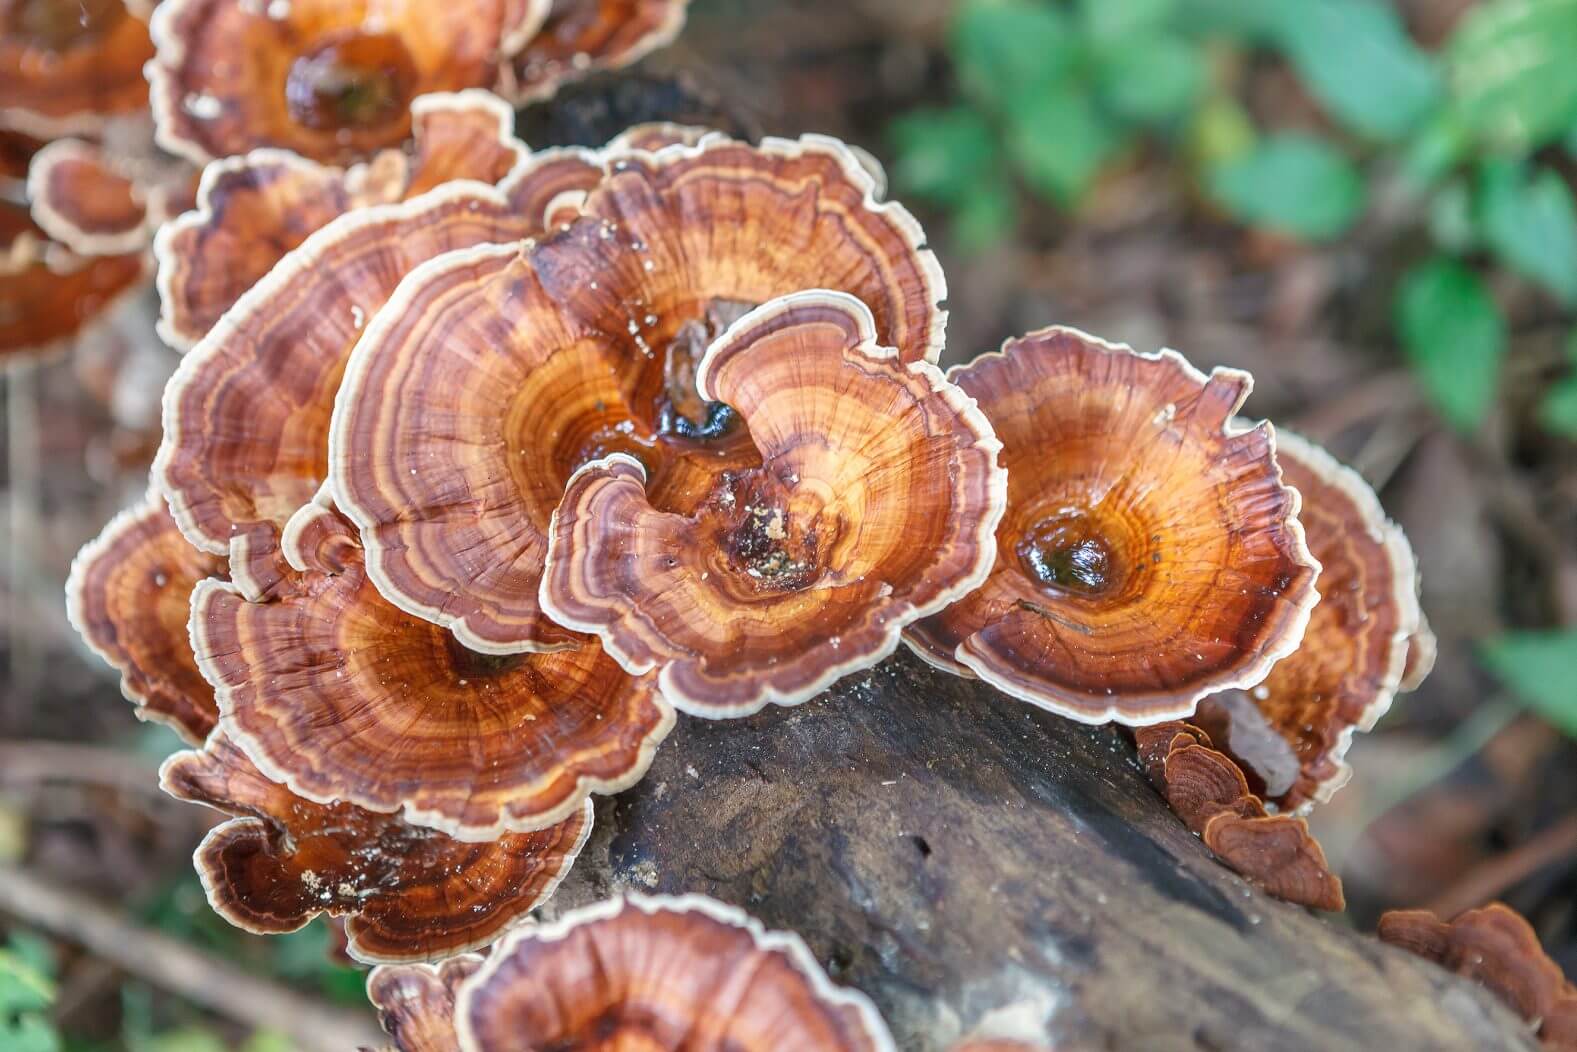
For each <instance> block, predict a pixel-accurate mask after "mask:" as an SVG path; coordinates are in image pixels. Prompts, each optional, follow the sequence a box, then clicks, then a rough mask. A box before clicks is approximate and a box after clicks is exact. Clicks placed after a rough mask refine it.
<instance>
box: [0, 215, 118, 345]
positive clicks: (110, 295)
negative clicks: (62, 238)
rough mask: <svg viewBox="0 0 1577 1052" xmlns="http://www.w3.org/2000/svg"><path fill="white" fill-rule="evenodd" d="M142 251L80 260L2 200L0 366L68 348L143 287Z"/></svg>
mask: <svg viewBox="0 0 1577 1052" xmlns="http://www.w3.org/2000/svg"><path fill="white" fill-rule="evenodd" d="M146 271H147V267H146V265H145V262H144V259H143V256H142V254H141V253H133V254H131V255H124V256H89V257H84V256H79V255H77V254H76V253H74V252H71V251H69V250H68V249H66V247H65V246H63V245H58V244H55V243H54V242H52V241H49V240H48V239H47V238H46V237H45V235H44V232H43V231H42V230H41V229H39V227H38V226H37V225H35V224H34V223H33V221H32V220H31V219H30V218H29V217H28V213H27V209H26V208H24V207H22V206H21V205H16V204H12V203H10V202H8V201H5V200H0V365H3V364H5V363H6V362H7V361H9V360H17V359H21V358H31V357H38V356H41V355H45V354H49V353H51V352H53V351H55V350H58V349H59V348H60V347H62V346H64V345H65V344H67V343H68V342H69V341H70V340H71V339H72V338H74V337H76V336H77V335H78V334H79V333H81V332H83V331H84V330H85V329H86V328H87V327H88V325H90V324H91V323H92V322H94V321H96V320H98V319H99V318H100V317H102V316H103V315H104V314H105V313H107V312H108V311H109V310H110V309H111V308H112V307H114V306H115V305H116V304H117V303H119V302H120V301H121V300H122V299H123V298H124V297H125V296H127V295H128V294H130V293H132V292H135V291H136V290H137V289H138V288H139V287H141V285H142V281H143V277H144V275H145V274H146Z"/></svg>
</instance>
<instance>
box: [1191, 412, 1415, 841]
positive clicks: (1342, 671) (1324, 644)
mask: <svg viewBox="0 0 1577 1052" xmlns="http://www.w3.org/2000/svg"><path fill="white" fill-rule="evenodd" d="M1276 460H1277V462H1278V463H1279V464H1280V466H1281V472H1282V479H1283V480H1284V481H1285V482H1286V483H1287V484H1288V485H1291V486H1295V487H1296V488H1297V490H1298V492H1299V493H1300V494H1301V495H1302V508H1301V510H1300V512H1299V515H1298V517H1299V519H1300V521H1301V522H1302V523H1303V529H1304V534H1305V536H1306V537H1307V539H1308V544H1309V550H1310V551H1311V552H1312V553H1313V554H1314V557H1315V558H1316V559H1318V560H1319V563H1320V575H1319V579H1318V581H1317V582H1316V584H1317V586H1318V588H1319V591H1320V595H1321V599H1320V602H1319V605H1317V606H1316V607H1315V608H1314V612H1313V614H1312V615H1311V616H1310V618H1309V625H1308V629H1307V630H1306V631H1305V632H1304V634H1303V641H1302V642H1301V643H1300V644H1299V645H1298V649H1297V650H1296V651H1295V652H1294V653H1292V654H1291V655H1290V656H1288V657H1286V658H1283V659H1282V660H1281V661H1279V662H1277V664H1276V666H1275V667H1274V668H1272V669H1271V670H1270V675H1268V676H1267V677H1265V679H1264V681H1263V682H1261V683H1260V684H1258V685H1256V686H1255V687H1253V688H1252V689H1251V690H1249V691H1232V692H1230V693H1229V694H1227V695H1222V696H1217V697H1214V698H1209V699H1206V700H1205V701H1204V702H1203V703H1202V705H1201V709H1200V713H1201V718H1204V719H1206V723H1207V726H1213V725H1214V724H1213V723H1212V722H1211V721H1215V722H1218V723H1220V724H1222V725H1224V728H1225V733H1220V732H1218V733H1217V734H1216V735H1215V737H1216V739H1217V741H1218V742H1219V743H1220V744H1221V746H1222V748H1223V750H1224V751H1225V752H1227V753H1228V754H1229V755H1230V756H1232V758H1233V759H1234V760H1236V761H1237V762H1238V764H1239V765H1241V766H1242V767H1243V768H1244V770H1245V772H1247V773H1248V774H1249V775H1250V776H1251V779H1252V784H1253V785H1254V788H1255V791H1256V792H1258V793H1259V794H1260V795H1262V796H1264V797H1265V798H1266V799H1268V800H1271V801H1274V802H1275V803H1276V804H1277V805H1278V806H1280V807H1281V808H1283V809H1285V810H1305V809H1307V808H1308V807H1310V806H1312V805H1313V804H1314V803H1315V802H1316V801H1322V800H1327V799H1329V798H1330V795H1331V794H1332V793H1334V792H1335V791H1336V790H1337V789H1338V788H1340V787H1341V786H1342V785H1343V784H1345V782H1346V781H1347V779H1348V777H1349V776H1350V774H1351V771H1350V770H1349V769H1348V767H1347V765H1346V763H1345V762H1344V761H1343V759H1342V757H1343V756H1344V755H1345V754H1346V752H1347V749H1348V746H1349V745H1350V744H1351V741H1352V736H1353V732H1354V731H1360V730H1362V731H1366V730H1369V729H1370V728H1371V727H1373V726H1374V724H1375V721H1376V720H1378V719H1379V718H1380V717H1381V716H1382V715H1383V714H1384V713H1385V711H1386V710H1387V709H1389V708H1390V706H1391V699H1392V698H1393V697H1394V696H1395V695H1396V693H1397V691H1398V690H1399V689H1401V688H1402V680H1403V672H1404V670H1405V668H1406V665H1407V655H1408V653H1409V651H1410V650H1411V649H1412V648H1413V647H1414V646H1415V644H1414V638H1415V637H1416V636H1419V634H1420V633H1421V632H1423V633H1427V631H1428V629H1427V628H1425V627H1424V626H1423V621H1422V613H1421V611H1420V609H1419V605H1418V569H1417V564H1416V563H1415V561H1414V559H1413V551H1412V548H1411V547H1410V546H1409V545H1408V543H1407V538H1406V536H1404V535H1403V533H1402V530H1401V528H1400V527H1398V526H1397V525H1396V524H1395V523H1393V522H1391V521H1390V520H1388V519H1387V518H1386V516H1385V512H1384V510H1383V509H1382V508H1381V507H1380V500H1379V498H1378V497H1377V496H1375V493H1374V490H1372V489H1370V488H1369V485H1368V484H1367V483H1366V482H1364V481H1363V479H1362V478H1361V477H1360V476H1359V475H1358V474H1357V473H1356V472H1355V471H1353V470H1352V469H1351V468H1348V467H1344V466H1343V465H1342V464H1340V463H1338V462H1337V461H1336V460H1335V458H1333V457H1332V456H1331V455H1330V454H1329V453H1327V452H1325V450H1323V449H1321V448H1319V447H1318V446H1316V445H1314V444H1313V443H1311V442H1309V441H1307V440H1305V439H1302V438H1299V437H1298V436H1296V435H1293V434H1290V433H1288V432H1287V431H1278V432H1277V433H1276ZM1418 646H1420V648H1422V647H1423V646H1425V644H1423V643H1419V644H1418Z"/></svg>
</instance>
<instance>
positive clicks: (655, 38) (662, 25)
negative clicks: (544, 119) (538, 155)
mask: <svg viewBox="0 0 1577 1052" xmlns="http://www.w3.org/2000/svg"><path fill="white" fill-rule="evenodd" d="M689 3H690V0H552V5H551V8H550V10H549V12H548V16H547V19H546V20H545V21H544V22H543V23H542V26H541V28H540V29H539V30H538V31H537V33H536V34H535V35H533V36H532V37H531V38H530V39H529V40H527V41H526V44H525V46H524V47H522V48H521V49H520V51H519V52H518V53H517V54H516V55H515V56H514V58H513V59H512V60H511V62H510V73H511V76H512V79H513V87H512V90H511V92H510V94H511V97H513V98H514V99H515V100H516V101H518V102H533V101H536V100H538V99H544V98H548V97H550V96H551V95H553V93H554V92H556V91H557V90H558V89H559V85H561V84H563V83H564V82H565V81H567V80H570V79H573V78H577V77H582V76H585V75H587V74H589V73H594V72H598V71H601V70H611V69H620V68H622V67H624V66H628V65H632V64H634V63H635V62H637V61H639V60H640V59H642V58H644V57H645V56H646V55H648V54H650V53H651V52H653V51H655V50H657V49H658V48H660V47H663V46H665V45H667V44H668V43H669V42H671V41H672V40H673V39H674V38H675V37H677V36H678V35H679V31H680V30H681V29H682V28H684V20H685V8H686V7H688V6H689Z"/></svg>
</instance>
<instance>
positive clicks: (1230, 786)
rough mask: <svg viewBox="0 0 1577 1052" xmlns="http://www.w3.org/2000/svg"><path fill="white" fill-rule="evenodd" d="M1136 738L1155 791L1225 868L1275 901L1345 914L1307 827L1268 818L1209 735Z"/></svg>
mask: <svg viewBox="0 0 1577 1052" xmlns="http://www.w3.org/2000/svg"><path fill="white" fill-rule="evenodd" d="M1134 736H1135V739H1136V740H1137V742H1138V746H1139V759H1140V762H1141V763H1142V764H1143V765H1144V768H1145V773H1146V774H1147V775H1148V776H1149V778H1150V781H1151V783H1152V784H1154V785H1155V787H1156V790H1157V791H1158V792H1160V794H1161V795H1162V796H1163V797H1165V798H1166V802H1167V805H1168V806H1169V807H1171V809H1172V810H1173V812H1175V813H1176V814H1177V816H1178V817H1179V818H1181V819H1182V820H1183V824H1184V825H1186V826H1188V828H1189V829H1190V830H1191V831H1192V832H1194V833H1195V834H1197V835H1198V836H1199V838H1200V839H1201V840H1203V841H1204V842H1205V846H1206V847H1208V848H1209V849H1210V850H1211V851H1212V852H1213V853H1214V854H1215V855H1216V857H1217V858H1219V859H1220V860H1221V861H1222V862H1223V863H1224V864H1225V865H1226V866H1227V867H1228V868H1230V869H1232V870H1233V871H1234V872H1236V873H1238V874H1239V875H1240V876H1242V877H1243V878H1244V879H1245V880H1247V881H1248V882H1249V883H1251V884H1253V885H1255V886H1256V887H1259V888H1260V889H1262V890H1263V891H1264V892H1265V893H1266V894H1268V895H1272V896H1274V897H1275V898H1278V899H1284V900H1286V901H1288V902H1296V903H1298V904H1299V905H1303V906H1310V907H1313V908H1314V909H1319V910H1329V911H1339V910H1342V909H1344V908H1345V907H1346V900H1345V897H1344V896H1343V894H1342V882H1341V879H1340V878H1339V877H1337V876H1336V875H1335V874H1334V873H1332V872H1331V870H1330V866H1329V865H1328V864H1327V863H1326V861H1325V852H1324V851H1323V850H1322V849H1321V848H1320V845H1319V842H1318V841H1316V840H1315V839H1314V837H1313V835H1312V834H1311V833H1310V832H1309V826H1308V823H1307V822H1306V821H1305V820H1304V819H1302V818H1295V817H1292V816H1290V815H1272V814H1269V813H1267V812H1266V810H1265V805H1264V803H1263V801H1261V800H1260V798H1259V797H1257V796H1255V795H1254V794H1253V793H1251V792H1250V791H1249V787H1248V782H1247V781H1246V780H1245V779H1244V777H1243V772H1242V771H1241V770H1240V769H1239V768H1238V766H1237V764H1236V763H1234V762H1233V761H1232V759H1231V758H1230V757H1228V756H1227V755H1226V754H1224V753H1222V752H1219V751H1218V750H1217V749H1216V748H1215V747H1214V746H1213V744H1212V743H1211V740H1210V736H1209V735H1208V734H1206V733H1205V732H1204V731H1203V730H1201V729H1199V728H1198V727H1196V726H1194V725H1192V724H1188V723H1180V722H1176V721H1171V722H1166V723H1158V724H1151V725H1149V726H1144V727H1140V728H1138V730H1137V731H1135V735H1134Z"/></svg>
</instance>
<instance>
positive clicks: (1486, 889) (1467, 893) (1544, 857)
mask: <svg viewBox="0 0 1577 1052" xmlns="http://www.w3.org/2000/svg"><path fill="white" fill-rule="evenodd" d="M1572 855H1577V814H1571V815H1567V816H1566V817H1565V818H1563V819H1561V820H1560V821H1559V822H1556V823H1555V824H1554V825H1552V826H1549V827H1548V828H1545V829H1542V830H1540V831H1539V832H1538V834H1537V835H1535V836H1534V837H1533V838H1532V839H1530V840H1526V841H1524V842H1523V843H1521V844H1518V845H1517V846H1516V847H1514V848H1512V849H1511V850H1510V851H1505V852H1502V853H1501V854H1499V855H1496V856H1495V857H1494V858H1490V859H1486V860H1485V861H1483V862H1481V863H1479V864H1478V865H1476V866H1474V867H1473V868H1472V869H1470V870H1468V871H1467V872H1466V873H1464V874H1463V875H1462V876H1460V877H1458V878H1457V879H1456V880H1455V881H1453V882H1452V883H1451V886H1450V887H1448V888H1446V890H1445V891H1442V892H1441V893H1440V894H1439V895H1436V896H1435V898H1434V901H1432V902H1430V903H1429V905H1428V908H1429V909H1430V910H1433V911H1434V914H1435V916H1437V917H1448V918H1449V917H1455V916H1456V915H1457V914H1458V913H1461V912H1462V911H1463V910H1467V909H1472V908H1473V907H1475V906H1482V905H1484V904H1485V903H1486V902H1489V901H1491V900H1493V899H1498V898H1500V897H1501V896H1502V895H1504V894H1505V893H1506V891H1507V889H1509V888H1512V887H1515V886H1516V885H1518V884H1520V883H1522V882H1523V881H1524V880H1526V879H1528V878H1529V877H1531V876H1533V874H1535V873H1537V872H1538V871H1539V870H1541V869H1544V868H1545V867H1546V866H1550V865H1553V864H1554V863H1556V862H1560V861H1561V860H1563V859H1568V858H1570V857H1571V856H1572Z"/></svg>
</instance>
